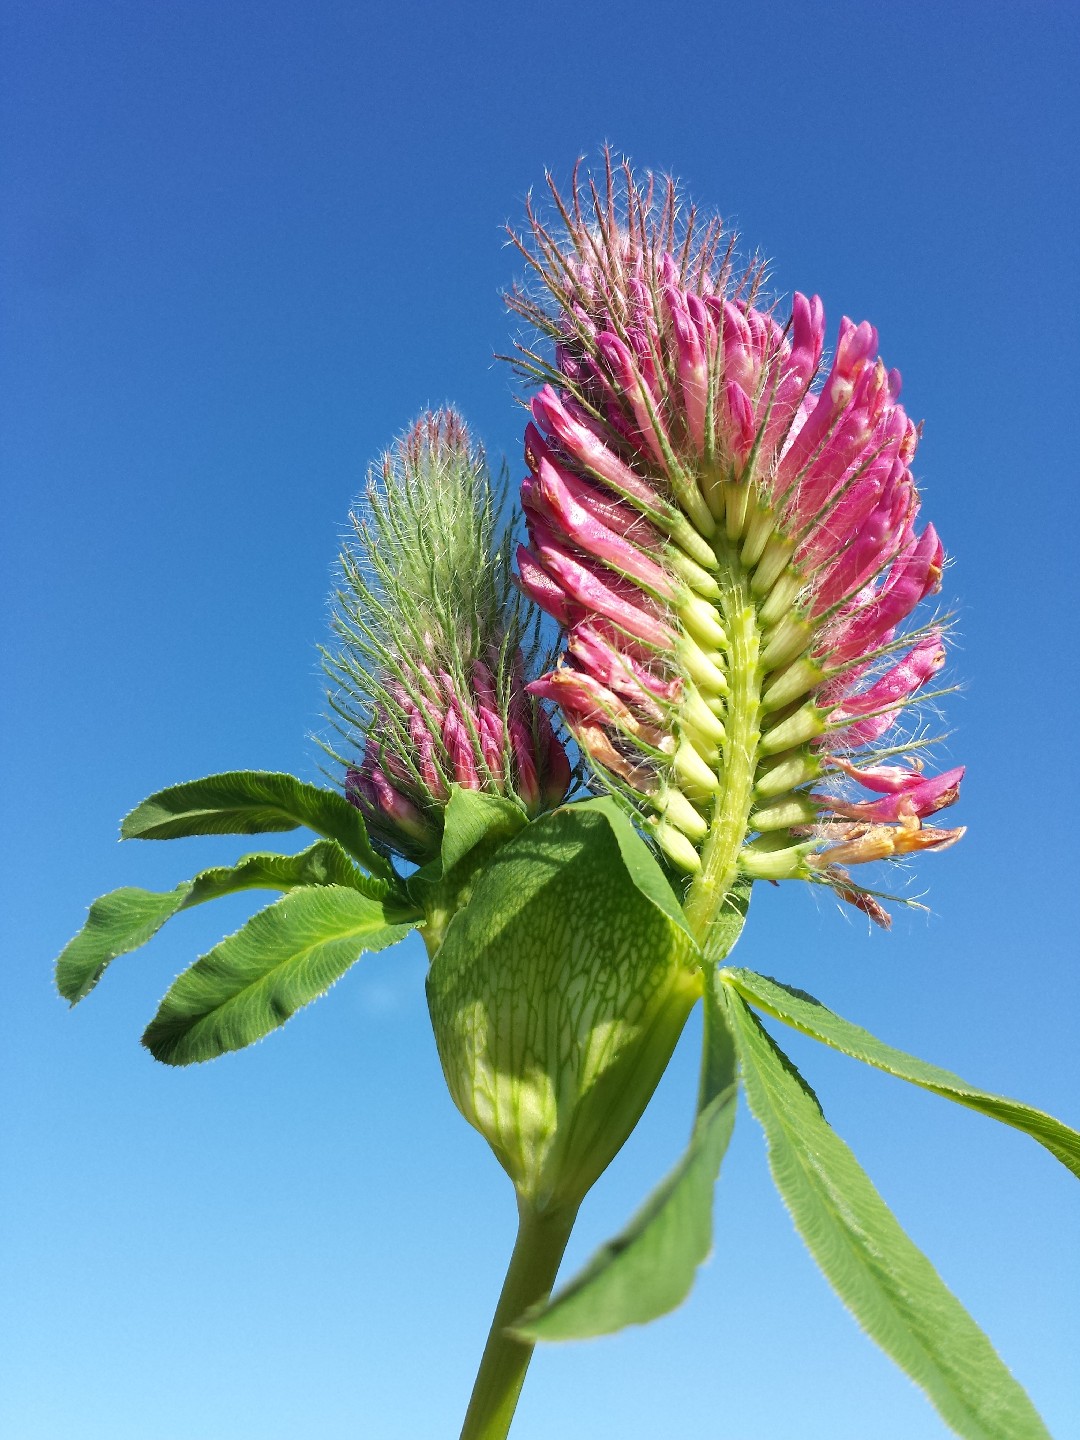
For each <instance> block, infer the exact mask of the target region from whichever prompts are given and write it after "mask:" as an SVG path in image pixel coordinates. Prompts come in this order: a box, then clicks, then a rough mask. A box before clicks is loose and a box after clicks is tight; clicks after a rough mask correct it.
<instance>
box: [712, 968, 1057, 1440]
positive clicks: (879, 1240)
mask: <svg viewBox="0 0 1080 1440" xmlns="http://www.w3.org/2000/svg"><path fill="white" fill-rule="evenodd" d="M714 990H715V995H716V997H717V1000H718V1002H719V1003H720V1004H721V1005H722V1006H723V1008H724V1010H725V1012H726V1014H727V1017H728V1023H729V1025H730V1027H731V1031H732V1034H733V1035H734V1037H735V1045H736V1049H737V1051H738V1055H739V1061H740V1065H741V1069H742V1078H743V1083H744V1085H745V1087H746V1098H747V1100H748V1101H749V1104H750V1109H751V1110H752V1112H753V1113H754V1115H755V1116H756V1117H757V1119H758V1120H759V1121H760V1123H761V1125H762V1128H763V1129H764V1131H765V1136H766V1139H767V1141H768V1147H769V1165H770V1168H771V1170H772V1174H773V1179H774V1180H775V1182H776V1186H777V1189H778V1190H779V1191H780V1194H781V1196H782V1198H783V1200H784V1203H785V1204H786V1205H787V1207H788V1210H789V1211H790V1213H791V1217H792V1219H793V1220H794V1222H795V1226H796V1228H797V1230H798V1231H799V1233H800V1235H801V1236H802V1238H803V1240H804V1242H805V1243H806V1246H807V1248H808V1249H809V1250H810V1253H811V1254H812V1255H813V1257H814V1259H815V1260H816V1261H817V1263H818V1265H819V1266H820V1267H821V1269H822V1271H823V1272H824V1274H825V1277H826V1279H827V1280H828V1281H829V1283H830V1284H831V1285H832V1287H833V1289H834V1290H835V1291H836V1293H837V1294H838V1295H839V1297H840V1299H841V1300H842V1301H843V1302H844V1304H845V1305H846V1306H847V1307H848V1309H849V1310H851V1312H852V1314H853V1315H854V1316H855V1318H856V1320H857V1321H858V1322H859V1324H860V1325H861V1327H862V1328H863V1329H864V1330H865V1331H866V1332H867V1334H868V1335H870V1336H871V1338H872V1339H874V1340H876V1341H877V1343H878V1344H879V1345H880V1346H881V1347H882V1349H883V1350H884V1351H885V1352H886V1354H887V1355H889V1356H890V1357H891V1359H893V1360H894V1361H895V1362H896V1363H897V1365H899V1366H900V1368H901V1369H902V1370H904V1371H905V1372H906V1373H907V1374H908V1375H909V1376H910V1377H911V1379H912V1380H914V1381H915V1383H916V1384H917V1385H919V1386H921V1388H922V1389H923V1390H924V1391H925V1392H926V1394H927V1396H928V1398H929V1399H930V1400H931V1402H932V1403H933V1404H934V1406H935V1407H936V1408H937V1410H938V1411H939V1413H940V1414H941V1416H942V1418H943V1420H944V1421H945V1422H946V1424H948V1425H950V1426H952V1428H953V1429H954V1430H955V1431H956V1432H957V1434H959V1435H962V1436H964V1437H965V1440H1050V1437H1049V1432H1048V1431H1047V1429H1046V1427H1045V1426H1044V1425H1043V1423H1042V1421H1041V1420H1040V1418H1039V1416H1038V1414H1037V1413H1036V1411H1035V1409H1034V1407H1033V1406H1032V1404H1031V1401H1030V1400H1029V1399H1028V1397H1027V1395H1026V1394H1025V1393H1024V1391H1023V1389H1022V1388H1021V1387H1020V1386H1019V1385H1018V1384H1017V1382H1016V1381H1015V1380H1014V1379H1013V1377H1012V1375H1010V1373H1009V1371H1008V1370H1007V1369H1006V1368H1005V1365H1004V1364H1003V1363H1002V1361H1001V1360H1000V1358H999V1357H998V1355H997V1353H996V1352H995V1350H994V1348H993V1346H992V1345H991V1344H990V1341H989V1340H988V1339H987V1337H986V1336H985V1335H984V1334H983V1332H982V1331H981V1330H980V1329H979V1327H978V1326H977V1325H976V1324H975V1321H974V1320H973V1319H972V1318H971V1316H970V1315H969V1314H968V1313H967V1311H966V1310H965V1309H964V1307H963V1306H962V1305H961V1304H960V1302H959V1301H958V1300H957V1299H956V1297H955V1296H954V1295H953V1294H952V1293H951V1292H950V1291H949V1290H948V1289H947V1287H946V1286H945V1284H944V1282H943V1281H942V1279H941V1277H940V1276H939V1275H938V1273H937V1271H936V1270H935V1269H934V1267H933V1266H932V1265H931V1263H930V1261H929V1260H928V1259H927V1258H926V1256H925V1255H923V1254H922V1252H921V1251H920V1250H918V1249H917V1248H916V1246H915V1245H914V1244H913V1243H912V1242H911V1240H910V1239H909V1238H908V1237H907V1235H906V1234H905V1233H904V1231H903V1230H902V1229H901V1227H900V1225H899V1223H898V1221H897V1220H896V1217H895V1216H894V1215H893V1214H892V1212H891V1211H890V1210H889V1208H888V1207H887V1206H886V1204H885V1202H884V1201H883V1200H882V1198H881V1196H880V1195H879V1194H878V1192H877V1190H875V1188H874V1186H873V1185H872V1183H871V1182H870V1180H869V1178H868V1177H867V1175H866V1173H865V1172H864V1171H863V1170H862V1169H861V1168H860V1166H859V1164H858V1162H857V1161H856V1159H855V1157H854V1155H853V1154H852V1153H851V1151H850V1150H849V1149H848V1147H847V1146H846V1145H845V1144H844V1142H843V1141H842V1140H841V1139H840V1137H839V1136H838V1135H837V1134H836V1132H835V1131H834V1130H833V1129H832V1127H831V1126H830V1125H829V1124H828V1122H827V1121H826V1119H825V1117H824V1115H823V1114H822V1112H821V1108H820V1105H819V1104H818V1101H817V1098H816V1097H815V1095H814V1093H813V1091H812V1090H811V1089H810V1087H809V1086H808V1085H807V1084H806V1082H805V1081H804V1080H803V1078H802V1076H801V1075H800V1074H799V1072H798V1070H797V1069H796V1068H795V1066H794V1065H793V1064H792V1062H791V1060H790V1059H789V1058H788V1057H787V1056H786V1055H785V1054H784V1053H783V1051H782V1050H780V1048H779V1047H778V1046H777V1045H776V1043H775V1042H774V1041H773V1040H772V1038H771V1037H770V1036H769V1034H768V1033H767V1032H766V1031H765V1030H764V1029H763V1027H762V1025H761V1023H760V1021H759V1020H758V1019H757V1017H756V1016H755V1015H754V1013H753V1011H752V1010H750V1008H749V1007H748V1006H747V1004H746V1002H745V1001H744V1000H743V998H742V996H741V995H739V993H738V992H737V991H736V990H735V988H734V986H732V985H731V984H728V983H726V982H725V979H724V977H723V974H722V972H721V973H720V974H718V975H717V976H716V978H715V981H714Z"/></svg>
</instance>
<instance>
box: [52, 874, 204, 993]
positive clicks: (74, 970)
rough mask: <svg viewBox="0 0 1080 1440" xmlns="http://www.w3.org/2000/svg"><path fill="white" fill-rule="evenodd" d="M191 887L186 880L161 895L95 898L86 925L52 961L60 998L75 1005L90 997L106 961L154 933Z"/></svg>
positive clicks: (130, 890)
mask: <svg viewBox="0 0 1080 1440" xmlns="http://www.w3.org/2000/svg"><path fill="white" fill-rule="evenodd" d="M191 887H192V882H191V881H190V880H185V881H184V883H183V884H182V885H178V886H177V887H176V889H175V890H168V891H165V892H164V893H160V892H157V891H153V890H139V889H136V888H135V887H134V886H125V887H124V888H123V889H122V890H113V891H111V892H110V893H109V894H108V895H102V896H101V897H100V899H97V900H95V901H94V903H93V904H92V905H91V906H90V913H89V915H88V916H87V917H86V924H85V925H84V926H83V927H82V929H81V930H80V931H79V933H78V934H77V935H76V936H74V938H73V939H71V940H69V941H68V943H67V944H66V945H65V946H64V948H63V950H61V952H60V956H59V959H58V960H57V962H56V988H57V990H59V992H60V994H61V995H62V996H63V997H64V999H65V1000H70V1001H71V1003H72V1005H75V1004H77V1003H78V1002H79V1001H80V1000H81V999H82V998H83V997H84V996H85V995H89V993H90V991H91V990H92V989H93V988H94V986H95V985H96V984H97V982H98V981H99V980H100V979H101V977H102V975H103V974H104V973H105V970H106V967H107V966H108V965H109V962H110V961H112V960H115V959H116V957H117V956H118V955H126V954H127V952H128V951H129V950H136V949H138V947H139V946H140V945H145V943H146V942H147V940H149V939H150V937H151V936H152V935H156V934H157V932H158V931H159V930H160V929H161V927H162V925H164V924H165V921H166V920H168V919H169V917H170V916H172V915H175V914H176V912H177V911H178V910H179V909H180V908H181V906H182V905H183V904H184V903H185V901H186V900H187V899H188V897H189V896H190V894H191Z"/></svg>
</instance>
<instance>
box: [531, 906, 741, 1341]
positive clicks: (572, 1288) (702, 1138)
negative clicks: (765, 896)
mask: <svg viewBox="0 0 1080 1440" xmlns="http://www.w3.org/2000/svg"><path fill="white" fill-rule="evenodd" d="M749 898H750V882H738V884H737V886H736V887H735V888H734V889H733V891H732V892H731V894H730V895H729V896H728V898H727V900H726V902H725V904H724V906H723V907H722V910H721V915H720V916H719V917H718V921H717V924H716V925H715V926H714V928H713V930H712V932H711V936H710V940H711V943H712V945H713V946H714V947H715V949H716V954H717V957H718V958H719V959H723V958H724V957H725V956H726V955H727V954H728V953H730V951H731V950H732V948H733V947H734V945H735V943H736V941H737V940H738V938H739V935H740V934H741V932H742V927H743V924H744V922H745V920H746V910H747V905H748V903H749ZM665 908H666V907H665ZM710 996H711V991H710V988H709V987H708V986H706V990H705V997H706V1004H705V1016H704V1037H703V1043H702V1062H701V1082H700V1085H699V1087H698V1104H697V1114H696V1116H695V1119H694V1126H693V1130H692V1131H691V1134H690V1142H689V1144H688V1145H687V1147H686V1150H685V1151H684V1152H683V1154H682V1155H681V1156H680V1158H679V1161H678V1163H677V1164H676V1165H675V1168H674V1169H673V1170H672V1171H671V1172H670V1173H669V1174H668V1175H667V1176H666V1177H665V1178H664V1180H663V1181H661V1183H660V1184H659V1185H658V1186H657V1188H656V1189H655V1190H654V1191H653V1193H652V1194H651V1195H650V1196H649V1197H648V1199H647V1200H646V1201H645V1203H644V1205H642V1207H641V1208H640V1209H639V1210H638V1211H637V1213H636V1214H635V1215H634V1216H633V1218H632V1219H631V1220H630V1222H629V1223H628V1224H627V1225H626V1226H625V1227H624V1228H623V1229H622V1230H621V1231H620V1232H619V1234H618V1235H616V1236H614V1237H613V1238H612V1239H611V1240H609V1241H608V1242H607V1243H606V1244H605V1245H603V1246H601V1248H600V1249H599V1250H598V1251H597V1252H596V1254H595V1255H594V1256H593V1257H592V1259H591V1260H590V1261H589V1262H588V1264H587V1265H586V1266H585V1267H584V1268H583V1269H582V1270H581V1271H579V1272H578V1274H577V1275H575V1276H574V1277H573V1279H572V1280H570V1281H569V1282H568V1283H567V1284H566V1285H564V1286H562V1287H561V1288H560V1289H559V1290H558V1291H556V1293H555V1294H554V1295H553V1296H552V1297H551V1299H550V1300H548V1301H547V1302H546V1303H545V1304H542V1305H538V1306H534V1307H533V1308H532V1309H531V1310H529V1311H528V1312H527V1313H526V1314H525V1315H524V1316H523V1317H522V1319H521V1321H520V1322H518V1323H517V1324H516V1325H515V1326H514V1332H515V1333H516V1334H518V1335H520V1336H521V1337H522V1338H523V1339H528V1340H579V1339H586V1338H587V1337H589V1336H593V1335H610V1334H613V1333H614V1332H615V1331H616V1330H621V1329H623V1328H624V1326H627V1325H644V1324H646V1323H647V1322H648V1321H650V1320H655V1319H657V1318H658V1317H659V1316H661V1315H666V1314H667V1313H668V1311H670V1310H674V1309H675V1308H676V1306H678V1305H681V1304H682V1302H683V1301H684V1300H685V1299H686V1297H687V1295H689V1293H690V1291H691V1289H692V1288H693V1284H694V1276H695V1274H696V1272H697V1269H698V1267H699V1266H700V1265H701V1264H703V1262H704V1261H705V1260H707V1259H708V1257H709V1254H710V1252H711V1250H712V1237H713V1224H712V1212H713V1190H714V1188H715V1185H716V1180H717V1176H718V1175H719V1173H720V1165H721V1162H722V1161H723V1158H724V1154H725V1152H726V1151H727V1147H728V1143H729V1142H730V1140H731V1133H732V1129H733V1127H734V1124H735V1110H736V1104H737V1099H738V1075H737V1067H736V1062H735V1050H734V1045H733V1043H732V1038H731V1033H730V1031H729V1030H728V1026H727V1021H726V1019H725V1018H724V1015H723V1014H722V1012H721V1010H720V1008H719V1007H718V1006H717V1005H716V1004H715V1002H714V1001H712V1000H711V998H710Z"/></svg>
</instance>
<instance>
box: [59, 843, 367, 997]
mask: <svg viewBox="0 0 1080 1440" xmlns="http://www.w3.org/2000/svg"><path fill="white" fill-rule="evenodd" d="M298 885H348V886H350V887H351V888H352V889H354V890H358V891H360V893H361V894H364V895H371V896H372V897H374V898H376V899H377V898H380V897H382V896H385V895H386V894H387V892H388V890H389V886H388V885H387V883H386V881H385V880H376V879H374V878H373V877H372V876H370V875H365V874H364V873H363V871H362V870H358V869H357V868H356V866H355V865H354V864H353V863H352V861H351V860H350V859H349V858H348V856H347V855H346V854H345V852H344V850H342V848H341V846H340V845H338V844H337V843H336V842H335V841H333V840H317V841H316V842H315V844H314V845H311V846H309V847H308V849H306V850H302V851H301V852H300V853H299V854H298V855H275V854H270V853H266V854H253V855H244V856H243V857H242V858H241V859H239V860H238V861H237V862H236V864H235V865H217V866H214V867H213V868H212V869H209V870H203V871H201V872H200V873H199V874H198V875H196V876H195V878H194V879H193V880H185V881H184V882H183V883H182V884H180V885H178V886H177V887H176V889H175V890H167V891H164V892H162V891H154V890H140V889H138V888H136V887H135V886H125V887H124V888H122V889H120V890H113V891H111V892H110V893H109V894H108V895H102V896H101V897H100V899H98V900H95V901H94V903H93V904H92V905H91V906H90V913H89V915H88V916H87V919H86V924H85V925H84V926H83V928H82V929H81V930H80V931H79V933H78V934H77V935H76V936H75V937H74V938H73V939H72V940H69V941H68V943H67V945H65V947H64V949H63V950H62V951H61V953H60V957H59V959H58V960H57V962H56V988H57V989H58V990H59V992H60V994H61V995H62V996H63V997H64V999H65V1000H69V1001H70V1002H71V1004H72V1005H76V1004H78V1002H79V1001H80V1000H82V999H83V998H84V997H85V996H87V995H89V993H90V991H91V990H92V989H93V988H94V986H95V985H96V984H97V982H98V981H99V980H100V979H101V977H102V975H103V974H104V973H105V970H106V969H107V968H108V966H109V964H110V962H111V961H113V960H115V959H116V957H117V956H118V955H126V954H128V952H129V951H131V950H137V949H138V947H139V946H140V945H145V943H146V942H147V941H148V940H149V939H151V938H152V936H154V935H156V934H157V932H158V931H159V930H160V929H161V927H162V926H163V925H164V924H165V922H166V920H169V919H171V918H172V916H173V915H176V914H178V913H179V912H180V911H181V910H190V909H191V907H192V906H193V905H202V904H203V903H204V902H205V901H207V900H216V899H218V898H219V897H220V896H223V895H232V894H234V893H236V892H237V891H240V890H292V889H295V888H296V886H298Z"/></svg>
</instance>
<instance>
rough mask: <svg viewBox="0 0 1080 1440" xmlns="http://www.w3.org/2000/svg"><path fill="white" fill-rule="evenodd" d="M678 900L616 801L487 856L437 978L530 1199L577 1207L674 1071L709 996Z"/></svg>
mask: <svg viewBox="0 0 1080 1440" xmlns="http://www.w3.org/2000/svg"><path fill="white" fill-rule="evenodd" d="M696 958H697V951H696V946H695V944H694V941H693V937H692V936H691V935H690V932H689V931H688V930H687V928H686V925H685V922H684V920H683V917H682V913H681V911H680V909H679V906H678V903H677V901H676V899H675V897H674V895H673V894H672V893H671V891H670V889H669V887H668V886H667V882H666V881H665V880H664V878H663V875H662V873H661V871H660V869H659V867H658V866H657V864H656V862H655V860H654V859H653V857H652V855H651V853H650V852H649V850H648V848H647V846H646V845H645V843H644V842H643V841H642V840H641V839H640V837H639V836H638V835H637V834H636V832H635V831H634V829H633V826H632V825H631V824H630V823H629V822H628V821H627V820H626V819H625V818H624V817H623V816H622V815H621V814H620V812H619V811H618V809H617V808H616V807H615V806H614V805H613V804H612V802H611V801H609V800H602V801H586V802H583V803H580V804H575V805H570V806H565V807H564V808H562V809H560V810H557V811H555V812H553V813H552V814H550V815H546V816H544V817H542V818H541V819H539V820H536V821H534V822H533V823H532V824H530V825H528V826H526V827H525V828H524V829H522V830H521V831H520V832H519V834H517V835H516V836H515V837H514V838H513V839H512V840H508V841H507V842H506V843H505V844H504V845H503V846H502V847H501V848H500V849H498V850H497V851H496V852H495V854H494V855H493V856H492V857H491V858H490V860H489V861H488V863H487V865H486V867H485V868H484V869H483V870H482V871H481V873H480V875H479V877H478V879H477V881H476V886H475V890H474V892H473V894H472V898H471V899H470V900H469V902H468V904H467V905H466V906H465V907H464V908H463V909H461V910H460V911H458V913H457V914H456V915H455V916H454V917H453V919H452V920H451V921H450V923H449V927H448V929H447V931H446V936H445V939H444V940H443V943H442V946H441V948H440V949H439V950H438V952H437V953H436V955H435V958H434V960H433V961H432V965H431V970H430V971H429V974H428V1004H429V1007H430V1010H431V1018H432V1024H433V1026H434V1030H435V1038H436V1041H437V1043H438V1047H439V1055H440V1058H441V1060H442V1064H443V1071H444V1073H445V1075H446V1080H447V1084H448V1085H449V1087H450V1093H451V1095H452V1096H453V1097H454V1101H455V1103H456V1104H457V1106H458V1108H459V1109H460V1110H461V1112H462V1114H463V1115H464V1116H465V1118H466V1119H467V1120H468V1121H469V1122H470V1124H472V1125H474V1126H475V1127H476V1128H477V1129H478V1130H479V1131H480V1132H481V1134H482V1135H484V1137H485V1138H486V1139H487V1140H488V1142H489V1144H490V1145H491V1146H492V1149H493V1150H494V1151H495V1154H496V1156H497V1157H498V1159H499V1161H500V1163H501V1164H502V1165H503V1167H504V1168H505V1169H506V1171H507V1173H508V1174H509V1175H510V1177H511V1179H512V1180H513V1181H514V1184H515V1185H516V1186H517V1188H518V1191H519V1193H520V1194H521V1196H522V1197H523V1198H524V1199H525V1200H526V1201H527V1202H528V1203H530V1204H533V1205H535V1206H536V1207H537V1208H543V1207H544V1206H549V1205H550V1206H556V1205H569V1204H573V1205H576V1204H578V1203H580V1200H581V1197H582V1196H583V1195H584V1194H585V1192H586V1191H587V1190H588V1188H589V1186H590V1185H591V1184H592V1183H593V1181H594V1180H595V1179H596V1177H597V1175H599V1174H600V1173H601V1172H602V1171H603V1170H604V1169H605V1168H606V1166H607V1164H608V1162H609V1161H610V1159H611V1158H612V1156H613V1155H614V1154H615V1153H616V1151H617V1150H618V1149H619V1148H620V1147H621V1145H622V1143H623V1141H624V1140H625V1139H626V1137H627V1135H628V1134H629V1133H630V1131H631V1130H632V1129H633V1127H634V1125H635V1124H636V1123H637V1120H638V1118H639V1116H640V1114H641V1111H642V1110H643V1109H644V1106H645V1104H646V1103H647V1101H648V1098H649V1096H650V1095H651V1094H652V1091H653V1089H654V1088H655V1086H656V1082H657V1080H658V1079H659V1077H660V1075H661V1074H662V1073H663V1070H664V1067H665V1066H666V1064H667V1061H668V1059H669V1057H670V1054H671V1050H672V1049H673V1047H674V1045H675V1041H676V1040H677V1038H678V1036H679V1033H680V1032H681V1030H682V1027H683V1025H684V1024H685V1021H686V1016H687V1014H688V1013H689V1011H690V1009H691V1008H692V1006H693V1003H694V1001H695V999H696V998H697V996H698V995H699V994H700V989H701V981H700V976H699V974H698V973H697V971H696Z"/></svg>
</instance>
